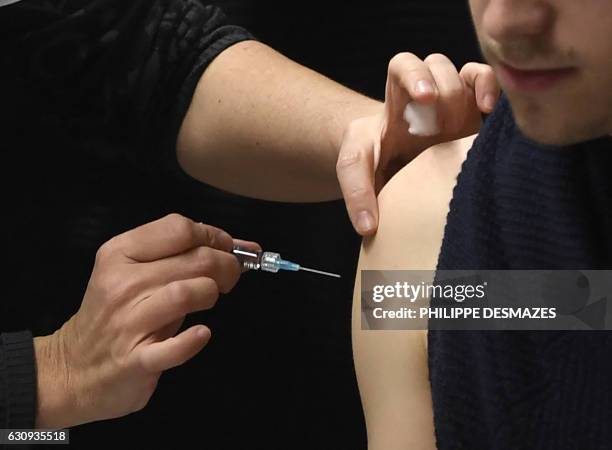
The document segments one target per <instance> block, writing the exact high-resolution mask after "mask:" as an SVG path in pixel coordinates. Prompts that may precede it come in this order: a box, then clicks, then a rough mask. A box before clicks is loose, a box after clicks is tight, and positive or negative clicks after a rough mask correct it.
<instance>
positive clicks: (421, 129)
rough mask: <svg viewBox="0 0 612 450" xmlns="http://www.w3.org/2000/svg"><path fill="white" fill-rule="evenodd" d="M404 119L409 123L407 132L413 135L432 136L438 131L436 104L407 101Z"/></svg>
mask: <svg viewBox="0 0 612 450" xmlns="http://www.w3.org/2000/svg"><path fill="white" fill-rule="evenodd" d="M404 119H405V120H406V122H408V125H410V128H408V132H409V133H410V134H414V135H415V136H434V135H436V134H438V133H439V132H440V130H439V129H438V115H437V111H436V105H420V104H418V103H416V102H411V103H408V105H406V109H405V110H404Z"/></svg>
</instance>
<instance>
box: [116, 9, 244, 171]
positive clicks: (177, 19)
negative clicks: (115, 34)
mask: <svg viewBox="0 0 612 450" xmlns="http://www.w3.org/2000/svg"><path fill="white" fill-rule="evenodd" d="M145 4H146V5H149V6H147V9H148V10H147V11H146V14H144V15H143V19H142V24H138V23H134V24H133V26H135V28H137V29H139V30H140V31H139V32H138V33H133V34H131V35H129V38H128V39H129V41H128V42H126V43H129V52H128V53H126V54H125V56H126V59H125V60H124V62H126V64H127V65H126V67H125V72H124V73H122V74H121V76H122V77H124V78H123V79H122V80H123V83H124V84H123V85H119V86H118V93H120V94H121V92H122V90H124V94H123V95H122V96H120V97H119V98H118V105H117V106H119V110H118V114H116V116H115V117H121V118H123V119H124V121H123V124H126V123H129V124H131V125H132V127H133V128H132V131H133V134H132V137H133V138H134V141H133V142H134V143H135V145H134V147H133V149H132V152H131V153H130V155H131V157H132V159H133V161H134V163H135V164H136V165H137V166H139V167H141V168H145V169H150V170H153V171H157V170H158V169H159V168H162V169H164V168H169V169H171V170H173V171H175V170H176V169H177V168H178V164H177V163H176V148H175V144H176V138H177V136H178V132H179V129H180V126H181V123H182V121H183V118H184V116H185V114H186V112H187V109H188V108H189V106H190V104H191V100H192V97H193V94H194V91H195V88H196V85H197V83H198V81H199V79H200V77H201V75H202V73H203V72H204V70H205V69H206V67H207V66H208V64H209V63H210V62H211V61H212V60H213V59H214V58H215V57H216V56H217V55H218V54H219V53H221V52H222V51H223V50H225V49H226V48H228V47H230V46H231V45H233V44H235V43H237V42H240V41H244V40H247V39H253V36H252V35H250V34H249V33H248V32H247V31H245V30H244V29H242V28H240V27H237V26H232V25H229V24H228V23H227V22H226V17H225V16H224V14H223V13H222V12H221V10H220V9H219V8H217V7H214V6H211V5H203V4H202V3H200V2H199V1H189V0H166V1H155V2H150V1H146V2H145ZM150 5H153V6H152V7H151V6H150ZM121 125H122V124H119V126H121Z"/></svg>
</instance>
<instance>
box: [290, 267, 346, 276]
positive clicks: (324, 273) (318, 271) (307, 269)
mask: <svg viewBox="0 0 612 450" xmlns="http://www.w3.org/2000/svg"><path fill="white" fill-rule="evenodd" d="M300 270H305V271H306V272H313V273H318V274H319V275H327V276H328V277H335V278H340V275H338V274H337V273H331V272H323V271H322V270H315V269H309V268H308V267H302V266H300Z"/></svg>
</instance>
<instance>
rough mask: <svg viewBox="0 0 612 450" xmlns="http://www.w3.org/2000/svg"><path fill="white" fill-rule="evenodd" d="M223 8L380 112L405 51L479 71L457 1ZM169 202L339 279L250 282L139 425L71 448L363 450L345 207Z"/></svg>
mask: <svg viewBox="0 0 612 450" xmlns="http://www.w3.org/2000/svg"><path fill="white" fill-rule="evenodd" d="M216 3H217V4H219V5H221V6H223V8H224V9H225V10H226V12H227V14H228V15H229V16H230V18H231V19H232V21H233V22H235V23H238V24H240V25H244V26H246V27H247V28H248V29H249V30H251V32H253V33H254V34H255V35H256V36H258V38H259V39H260V40H262V41H263V42H265V43H268V44H269V45H271V46H272V47H274V48H276V49H278V50H280V51H281V52H283V53H284V54H286V55H287V56H289V57H291V58H292V59H294V60H296V61H298V62H300V63H302V64H305V65H307V66H309V67H311V68H313V69H315V70H318V71H319V72H322V73H324V74H325V75H328V76H330V77H331V78H333V79H335V80H337V81H340V82H342V83H343V84H345V85H348V86H350V87H352V88H354V89H356V90H358V91H360V92H362V93H366V94H368V95H370V96H373V97H376V98H382V95H383V92H384V83H385V78H386V68H387V62H388V60H389V59H390V58H391V57H392V56H393V55H394V54H395V53H398V52H400V51H406V50H409V51H412V52H414V53H416V54H418V55H419V56H422V57H424V56H426V55H427V54H429V53H432V52H443V53H445V54H447V55H448V56H450V57H451V58H452V59H453V60H454V61H455V62H456V64H457V65H458V66H461V65H462V64H463V63H465V62H467V61H469V60H477V59H479V58H480V55H479V53H478V51H477V46H476V44H475V40H474V37H473V31H472V26H471V22H470V20H469V14H468V10H467V6H466V4H465V3H464V2H463V1H461V0H429V1H426V2H425V1H409V0H401V1H399V0H398V1H383V2H377V3H373V2H365V1H353V2H337V3H331V2H324V1H321V0H315V1H310V2H273V1H268V0H257V1H254V0H253V1H249V0H227V1H217V2H216ZM263 175H264V176H265V175H266V174H263ZM171 197H172V198H171V199H170V200H168V201H169V202H171V204H170V205H168V209H170V210H174V211H179V212H182V213H184V214H187V215H189V216H190V217H192V218H194V219H199V220H202V221H205V222H208V223H212V224H215V225H217V226H220V227H223V228H225V229H227V230H228V231H229V232H230V233H232V234H233V235H235V236H237V237H243V238H246V239H252V240H258V241H259V242H261V244H262V245H263V246H264V248H266V249H269V250H275V251H279V252H280V253H281V254H282V255H283V256H284V257H286V258H287V259H295V260H297V261H299V262H301V263H303V264H304V265H305V266H311V267H320V268H323V269H326V270H330V271H335V272H340V273H341V274H342V275H343V278H342V279H341V280H336V279H326V278H322V277H317V276H315V275H310V274H306V273H299V274H293V273H286V274H278V275H271V274H266V273H250V274H246V275H245V276H244V277H243V279H242V280H241V282H240V284H239V285H238V286H237V288H236V289H235V290H234V292H232V293H231V294H229V295H227V296H225V297H223V298H222V300H221V301H220V302H219V303H218V305H217V307H216V309H215V310H214V311H211V312H207V313H203V314H198V315H195V316H193V317H190V318H189V319H188V323H187V324H186V325H189V324H192V323H198V322H203V323H206V324H208V325H209V326H210V327H211V329H212V331H213V339H212V341H211V342H210V344H209V345H208V347H207V348H206V349H205V350H204V351H203V352H202V353H201V354H200V355H198V356H197V357H196V358H195V359H194V360H192V361H191V362H189V363H188V364H186V365H185V366H183V367H180V368H178V369H176V370H173V371H170V372H168V373H166V374H164V375H163V377H162V378H161V380H160V383H159V388H158V391H157V392H156V394H155V395H154V397H153V398H152V400H151V401H150V403H149V405H148V407H147V408H146V409H145V410H144V411H142V412H140V413H137V414H133V415H131V416H128V417H126V418H122V419H117V420H113V421H108V422H101V423H96V424H89V425H85V426H82V427H79V428H75V429H73V430H72V436H71V437H72V442H73V443H74V446H78V447H79V448H94V447H108V446H110V445H119V442H125V441H126V440H129V441H130V442H133V443H134V446H135V448H167V447H170V446H171V445H172V447H175V446H176V447H184V446H187V444H188V443H189V447H196V446H197V447H198V448H203V449H211V450H220V449H232V450H234V449H236V450H238V449H292V448H304V449H305V448H308V449H362V448H366V437H365V428H364V424H363V415H362V411H361V406H360V402H359V396H358V392H357V385H356V381H355V376H354V369H353V363H352V355H351V344H350V310H351V298H352V288H353V279H354V271H355V265H356V260H357V256H358V251H359V242H360V241H359V239H358V237H357V236H356V235H355V234H354V232H353V231H352V228H351V226H350V223H349V221H348V218H347V215H346V213H345V210H344V206H343V204H342V203H341V202H331V203H326V204H315V205H312V204H311V205H290V204H278V203H269V202H260V201H255V200H249V199H243V198H238V197H236V196H233V195H229V194H227V193H224V192H219V191H217V190H214V189H212V188H208V187H206V186H198V185H196V184H195V183H194V184H189V185H180V186H177V187H176V188H175V190H174V191H173V194H172V196H171ZM173 443H174V444H175V445H173Z"/></svg>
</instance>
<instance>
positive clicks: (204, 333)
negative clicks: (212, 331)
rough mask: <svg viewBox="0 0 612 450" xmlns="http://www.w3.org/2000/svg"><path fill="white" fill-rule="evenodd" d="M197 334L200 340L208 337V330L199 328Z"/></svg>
mask: <svg viewBox="0 0 612 450" xmlns="http://www.w3.org/2000/svg"><path fill="white" fill-rule="evenodd" d="M196 334H197V336H198V337H199V338H204V337H206V336H207V335H208V330H207V329H206V328H204V327H199V328H198V329H197V331H196Z"/></svg>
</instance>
